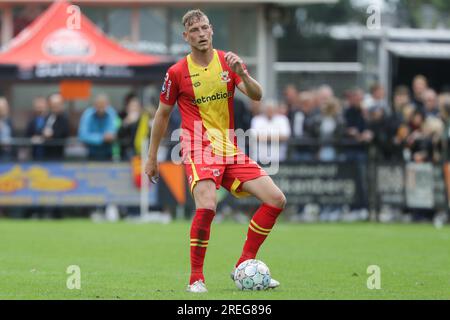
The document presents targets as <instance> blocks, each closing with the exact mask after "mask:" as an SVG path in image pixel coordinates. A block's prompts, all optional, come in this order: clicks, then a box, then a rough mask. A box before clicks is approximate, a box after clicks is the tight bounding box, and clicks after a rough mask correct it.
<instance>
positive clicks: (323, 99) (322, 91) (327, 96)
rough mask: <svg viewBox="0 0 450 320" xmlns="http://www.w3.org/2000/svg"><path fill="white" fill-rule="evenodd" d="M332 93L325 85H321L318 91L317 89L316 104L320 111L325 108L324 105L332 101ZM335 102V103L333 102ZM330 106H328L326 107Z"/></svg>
mask: <svg viewBox="0 0 450 320" xmlns="http://www.w3.org/2000/svg"><path fill="white" fill-rule="evenodd" d="M334 98H335V97H334V91H333V89H332V88H331V87H330V86H329V85H327V84H324V85H321V86H320V87H319V88H318V89H317V104H318V105H319V107H320V108H321V111H322V107H324V106H325V104H327V103H328V102H329V101H330V100H332V99H334ZM334 102H337V101H334ZM329 106H330V105H329V104H328V107H329Z"/></svg>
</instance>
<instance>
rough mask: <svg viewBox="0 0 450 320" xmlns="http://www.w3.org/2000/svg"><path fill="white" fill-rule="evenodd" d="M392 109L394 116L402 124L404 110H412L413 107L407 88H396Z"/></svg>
mask: <svg viewBox="0 0 450 320" xmlns="http://www.w3.org/2000/svg"><path fill="white" fill-rule="evenodd" d="M393 107H394V110H393V112H394V114H395V115H396V117H398V119H399V121H401V122H403V121H404V119H405V114H404V113H405V109H413V108H414V105H413V104H412V103H411V98H410V95H409V89H408V87H406V86H398V87H397V88H395V91H394V98H393ZM406 112H408V111H406Z"/></svg>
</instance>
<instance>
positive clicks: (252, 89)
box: [225, 52, 262, 101]
mask: <svg viewBox="0 0 450 320" xmlns="http://www.w3.org/2000/svg"><path fill="white" fill-rule="evenodd" d="M225 61H226V62H227V64H228V65H229V66H230V68H231V70H233V72H234V73H236V74H237V75H238V76H239V78H240V79H241V80H242V81H240V82H239V83H238V84H237V87H238V89H239V90H240V91H241V92H242V93H243V94H245V95H246V96H247V97H249V98H250V99H252V100H257V101H259V100H261V98H262V88H261V85H260V84H259V83H258V81H256V80H255V79H253V78H252V77H251V76H250V75H249V74H248V72H247V69H246V68H245V67H244V62H243V61H242V59H241V58H240V57H239V56H238V55H237V54H235V53H233V52H227V53H226V54H225Z"/></svg>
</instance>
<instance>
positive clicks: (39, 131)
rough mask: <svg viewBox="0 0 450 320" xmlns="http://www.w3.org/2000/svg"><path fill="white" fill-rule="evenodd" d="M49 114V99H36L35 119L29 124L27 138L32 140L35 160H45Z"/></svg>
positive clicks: (34, 104) (34, 100) (34, 107)
mask: <svg viewBox="0 0 450 320" xmlns="http://www.w3.org/2000/svg"><path fill="white" fill-rule="evenodd" d="M47 113H48V104H47V99H45V98H44V97H41V96H39V97H36V98H34V99H33V118H32V119H31V120H30V121H29V122H28V125H27V131H26V136H27V137H28V138H31V143H32V144H33V147H32V149H31V153H32V159H33V160H43V159H45V149H44V147H43V145H42V143H43V142H44V137H43V131H44V127H45V122H46V118H47Z"/></svg>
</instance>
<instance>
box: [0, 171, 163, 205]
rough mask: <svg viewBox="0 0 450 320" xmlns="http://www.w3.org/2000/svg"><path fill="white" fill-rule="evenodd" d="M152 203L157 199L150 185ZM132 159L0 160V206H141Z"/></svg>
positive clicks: (152, 186)
mask: <svg viewBox="0 0 450 320" xmlns="http://www.w3.org/2000/svg"><path fill="white" fill-rule="evenodd" d="M149 201H150V205H154V204H155V202H156V201H157V190H156V186H154V185H150V192H149ZM139 203H140V189H139V188H138V187H137V186H136V185H135V183H134V180H133V169H132V166H131V164H130V163H125V162H124V163H99V162H86V163H51V162H49V163H46V162H45V163H44V162H42V163H26V164H15V163H10V164H0V206H2V205H3V206H36V205H39V206H45V205H51V206H97V205H106V204H116V205H124V206H139Z"/></svg>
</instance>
